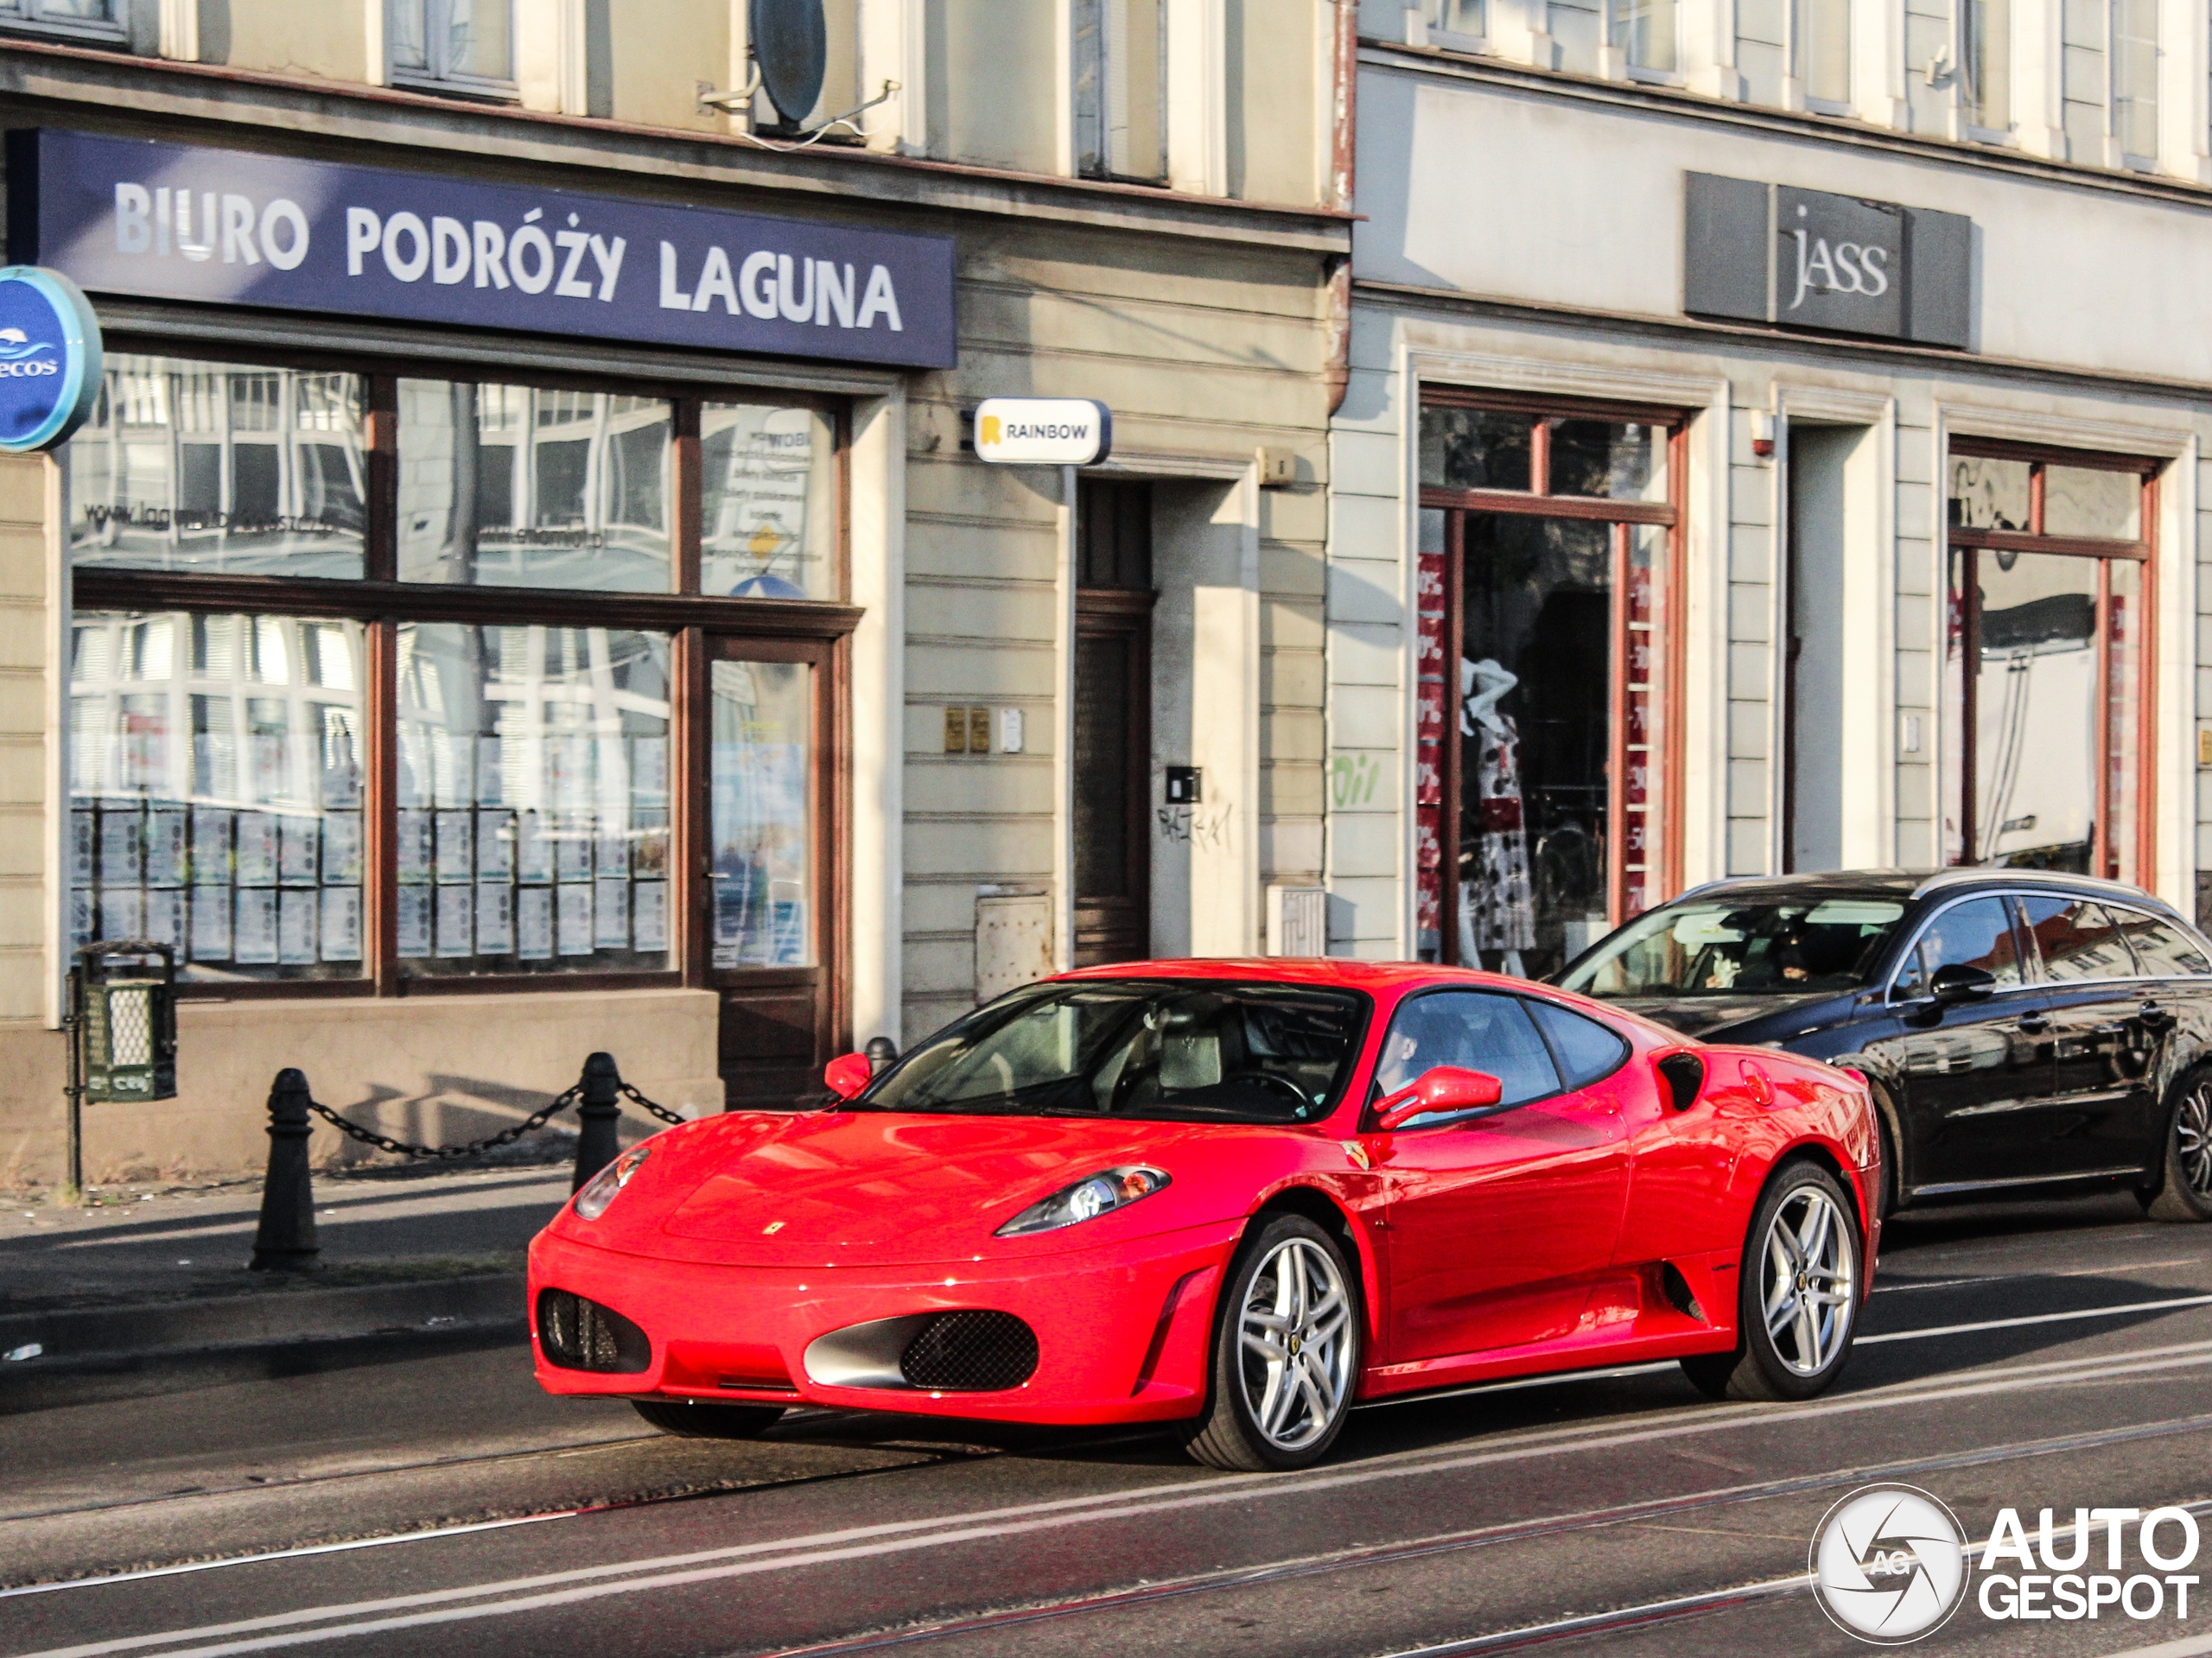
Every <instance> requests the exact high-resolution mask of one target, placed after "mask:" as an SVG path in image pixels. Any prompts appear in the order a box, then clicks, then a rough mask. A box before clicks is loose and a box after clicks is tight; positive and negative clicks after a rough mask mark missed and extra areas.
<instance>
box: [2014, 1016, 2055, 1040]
mask: <svg viewBox="0 0 2212 1658" xmlns="http://www.w3.org/2000/svg"><path fill="white" fill-rule="evenodd" d="M2019 1028H2020V1029H2021V1030H2022V1031H2023V1032H2025V1033H2026V1034H2028V1035H2029V1036H2041V1035H2042V1034H2044V1032H2046V1031H2048V1030H2050V1020H2048V1019H2046V1018H2044V1015H2042V1014H2041V1013H2023V1014H2021V1015H2020V1026H2019Z"/></svg>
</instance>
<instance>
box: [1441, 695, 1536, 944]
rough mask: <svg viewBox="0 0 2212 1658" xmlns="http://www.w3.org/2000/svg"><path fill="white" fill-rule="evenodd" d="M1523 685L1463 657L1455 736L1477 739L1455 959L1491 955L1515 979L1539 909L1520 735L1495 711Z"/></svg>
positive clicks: (1462, 839) (1463, 835)
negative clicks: (1531, 865) (1526, 825)
mask: <svg viewBox="0 0 2212 1658" xmlns="http://www.w3.org/2000/svg"><path fill="white" fill-rule="evenodd" d="M1519 683H1521V682H1520V680H1519V679H1518V678H1517V677H1516V676H1514V675H1513V674H1510V673H1509V672H1507V671H1506V670H1505V669H1504V668H1503V666H1502V665H1500V664H1499V663H1498V662H1497V660H1496V659H1495V658H1494V657H1484V658H1483V659H1482V660H1481V661H1480V662H1469V661H1467V660H1466V659H1465V657H1462V658H1461V659H1460V662H1459V734H1460V735H1461V736H1462V737H1472V738H1475V739H1476V740H1477V741H1476V743H1475V802H1474V810H1473V811H1472V812H1471V813H1469V812H1467V811H1466V810H1465V808H1464V807H1463V808H1462V816H1461V829H1460V836H1459V845H1460V848H1461V849H1460V854H1459V960H1460V962H1462V964H1464V965H1465V966H1468V967H1475V966H1479V965H1481V964H1482V963H1483V959H1484V958H1483V955H1482V952H1484V951H1485V950H1489V951H1493V952H1496V953H1497V954H1499V955H1501V956H1503V961H1502V962H1500V963H1499V968H1500V970H1502V971H1503V972H1506V973H1510V974H1512V975H1514V976H1515V977H1516V978H1522V977H1526V976H1527V975H1526V973H1525V971H1524V970H1523V969H1522V964H1521V952H1522V950H1534V949H1535V947H1536V905H1535V895H1534V893H1533V891H1532V889H1531V887H1530V886H1529V837H1528V834H1527V831H1526V830H1525V829H1523V827H1522V812H1521V734H1520V732H1519V730H1518V729H1517V728H1516V727H1515V725H1514V723H1513V716H1512V715H1510V714H1501V713H1500V712H1498V707H1497V705H1498V703H1499V702H1501V701H1503V698H1504V696H1505V695H1506V693H1507V692H1509V691H1510V690H1511V689H1513V688H1514V687H1515V686H1516V685H1517V684H1519ZM1470 820H1471V821H1470ZM1470 829H1471V830H1472V831H1473V833H1472V834H1469V833H1468V831H1469V830H1470Z"/></svg>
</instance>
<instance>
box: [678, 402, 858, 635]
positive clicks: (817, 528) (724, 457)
mask: <svg viewBox="0 0 2212 1658" xmlns="http://www.w3.org/2000/svg"><path fill="white" fill-rule="evenodd" d="M836 461H837V457H836V429H835V426H834V425H833V423H832V422H831V421H830V419H829V416H828V415H826V414H824V413H823V411H822V410H818V409H808V408H804V407H798V408H790V407H786V408H778V407H776V406H775V405H773V404H770V403H708V404H706V405H705V406H704V407H703V408H702V410H700V416H699V464H700V473H701V487H702V494H703V500H702V513H701V519H700V525H699V590H700V591H701V592H702V593H708V594H731V595H733V596H735V597H738V598H759V599H835V598H836V597H837V596H838V591H839V588H840V585H841V584H840V582H839V581H838V571H837V557H836V552H837V543H838V537H837V533H836V530H837V521H836V507H837V466H836Z"/></svg>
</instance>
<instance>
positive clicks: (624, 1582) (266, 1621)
mask: <svg viewBox="0 0 2212 1658" xmlns="http://www.w3.org/2000/svg"><path fill="white" fill-rule="evenodd" d="M2196 1347H2197V1350H2196V1351H2194V1352H2190V1353H2177V1354H2176V1355H2174V1356H2171V1357H2162V1358H2159V1359H2158V1360H2156V1361H2155V1362H2152V1363H2143V1362H2139V1361H2136V1362H2130V1361H2129V1360H2126V1359H2115V1360H2113V1361H2110V1362H2106V1363H2097V1362H2095V1361H2085V1362H2083V1363H2080V1364H2077V1365H2075V1367H2073V1368H2072V1369H2066V1370H2063V1371H2059V1372H2057V1373H2055V1374H2046V1375H2035V1376H2024V1377H2013V1376H2011V1375H2003V1374H1999V1375H1996V1376H1993V1377H1989V1378H1985V1379H1983V1380H1980V1381H1977V1382H1969V1383H1966V1384H1963V1385H1959V1386H1952V1387H1929V1388H1911V1389H1908V1390H1899V1391H1891V1392H1884V1393H1877V1394H1848V1395H1845V1396H1844V1397H1841V1398H1836V1399H1830V1400H1825V1401H1819V1402H1817V1403H1810V1404H1805V1405H1798V1406H1782V1407H1772V1408H1768V1409H1752V1410H1745V1409H1742V1408H1741V1407H1738V1408H1736V1409H1732V1410H1730V1409H1725V1408H1724V1409H1723V1410H1721V1411H1719V1413H1706V1414H1702V1415H1700V1418H1699V1419H1698V1420H1694V1421H1684V1420H1681V1419H1679V1418H1676V1419H1672V1420H1668V1421H1666V1422H1663V1423H1658V1424H1654V1425H1652V1426H1646V1427H1642V1428H1637V1429H1631V1430H1629V1431H1626V1432H1613V1433H1599V1434H1595V1435H1591V1436H1590V1437H1587V1438H1585V1439H1579V1440H1574V1441H1572V1442H1570V1443H1567V1444H1564V1445H1560V1444H1556V1443H1533V1442H1531V1441H1533V1440H1534V1439H1535V1436H1530V1439H1529V1440H1524V1441H1522V1443H1519V1444H1516V1445H1511V1446H1509V1447H1500V1448H1489V1449H1484V1450H1482V1451H1478V1452H1469V1453H1466V1454H1462V1455H1457V1456H1445V1457H1442V1458H1433V1459H1425V1460H1421V1461H1419V1462H1412V1463H1407V1464H1391V1465H1385V1466H1377V1465H1376V1464H1366V1465H1363V1466H1359V1467H1353V1468H1349V1469H1344V1470H1340V1471H1332V1472H1329V1473H1325V1474H1305V1475H1295V1474H1293V1475H1285V1474H1255V1475H1232V1476H1230V1477H1227V1478H1224V1479H1219V1480H1206V1481H1204V1482H1203V1483H1201V1484H1200V1486H1199V1488H1198V1490H1187V1489H1185V1490H1177V1491H1175V1492H1173V1493H1172V1494H1169V1495H1166V1496H1160V1495H1158V1494H1157V1493H1156V1492H1153V1491H1141V1492H1128V1493H1122V1494H1120V1496H1118V1497H1117V1498H1115V1499H1106V1500H1102V1499H1101V1498H1099V1497H1096V1496H1088V1497H1067V1498H1061V1499H1059V1500H1058V1501H1055V1502H1042V1503H1031V1504H1022V1505H1019V1506H1016V1507H1013V1508H1007V1509H988V1510H982V1511H980V1512H977V1513H974V1514H969V1515H953V1516H938V1517H934V1518H931V1519H926V1520H915V1521H893V1522H888V1523H886V1524H881V1525H877V1526H863V1527H854V1528H849V1529H847V1530H844V1531H840V1532H829V1533H823V1534H817V1535H815V1536H812V1537H799V1538H787V1539H783V1540H778V1541H772V1542H761V1543H747V1544H740V1545H736V1546H734V1547H727V1548H719V1549H708V1550H702V1551H699V1552H697V1553H690V1554H682V1555H669V1556H664V1557H661V1558H659V1559H657V1560H632V1561H627V1562H624V1563H620V1564H616V1565H607V1566H588V1567H582V1568H578V1569H575V1570H571V1571H568V1572H549V1573H543V1574H541V1575H538V1576H535V1577H529V1578H518V1579H507V1580H505V1581H504V1582H496V1583H487V1584H477V1585H467V1586H464V1587H461V1588H455V1589H448V1590H439V1591H429V1592H425V1593H422V1594H416V1595H406V1596H394V1597H390V1598H384V1599H379V1600H374V1601H361V1602H354V1603H352V1604H340V1605H330V1606H321V1607H311V1608H307V1609H304V1610H299V1611H294V1612H283V1613H275V1614H271V1615H269V1616H266V1617H257V1618H249V1619H243V1620H240V1621H238V1622H235V1623H221V1624H212V1625H203V1626H200V1627H199V1628H195V1629H175V1630H169V1631H167V1632H165V1633H162V1634H158V1635H149V1636H129V1637H124V1638H120V1639H117V1640H111V1641H101V1642H89V1643H86V1644H84V1645H79V1646H72V1647H63V1648H53V1649H50V1650H48V1651H46V1652H41V1653H38V1654H35V1655H27V1658H97V1655H102V1654H106V1653H114V1652H126V1651H137V1650H142V1649H143V1648H149V1647H157V1646H169V1645H172V1644H174V1643H175V1642H187V1641H197V1640H206V1639H208V1638H210V1637H218V1638H219V1637H223V1636H248V1637H249V1638H246V1639H244V1640H232V1641H220V1640H219V1643H218V1644H215V1645H212V1646H198V1647H190V1648H182V1649H180V1650H177V1651H174V1652H172V1653H170V1654H169V1655H168V1658H229V1655H232V1654H238V1653H246V1652H259V1651H265V1650H268V1649H270V1648H275V1647H282V1646H286V1645H302V1644H305V1643H307V1642H315V1641H328V1640H336V1639H340V1638H342V1637H346V1636H356V1635H372V1634H385V1633H389V1632H391V1631H394V1630H397V1629H418V1628H423V1627H425V1626H428V1625H433V1624H441V1623H460V1622H463V1621H468V1620H474V1619H476V1618H483V1617H507V1616H511V1615H512V1614H515V1613H518V1612H526V1611H534V1610H542V1609H544V1608H548V1607H553V1606H565V1605H573V1604H579V1603H581V1602H584V1601H589V1600H596V1599H600V1598H604V1597H606V1596H609V1595H620V1594H631V1593H635V1592H638V1591H644V1590H650V1589H677V1588H683V1587H686V1586H688V1585H694V1584H699V1583H707V1582H715V1581H720V1580H724V1579H732V1578H741V1577H750V1576H753V1575H757V1574H759V1573H762V1572H781V1571H787V1570H791V1569H793V1568H797V1567H803V1566H825V1565H832V1564H835V1563H837V1562H839V1561H843V1560H866V1559H874V1558H878V1557H880V1556H884V1555H889V1554H898V1553H908V1552H911V1551H914V1550H919V1549H929V1548H939V1547H946V1546H948V1545H951V1544H955V1543H965V1542H975V1541H980V1540H986V1539H991V1538H1000V1537H1013V1536H1021V1535H1026V1534H1031V1533H1035V1532H1042V1531H1049V1530H1055V1529H1060V1528H1066V1527H1070V1526H1078V1525H1090V1524H1096V1523H1098V1522H1100V1521H1116V1520H1124V1519H1129V1518H1134V1517H1137V1516H1141V1515H1153V1514H1164V1513H1170V1512H1175V1511H1179V1510H1190V1509H1205V1508H1213V1507H1218V1506H1222V1505H1225V1504H1228V1503H1230V1502H1241V1501H1243V1500H1244V1499H1245V1498H1246V1497H1248V1496H1252V1495H1254V1494H1255V1493H1254V1490H1253V1487H1254V1486H1255V1485H1259V1484H1264V1486H1265V1488H1266V1494H1267V1495H1268V1496H1269V1497H1270V1498H1275V1497H1281V1496H1287V1495H1291V1494H1294V1493H1302V1492H1307V1491H1319V1490H1338V1489H1343V1488H1346V1487H1351V1486H1357V1485H1366V1484H1372V1483H1376V1482H1378V1481H1382V1480H1387V1479H1404V1478H1414V1477H1424V1476H1427V1475H1432V1474H1439V1473H1448V1472H1453V1471H1459V1470H1462V1469H1467V1468H1476V1467H1484V1466H1491V1465H1495V1464H1500V1463H1508V1462H1515V1461H1519V1460H1522V1459H1524V1458H1527V1457H1529V1456H1530V1455H1532V1454H1534V1453H1535V1452H1544V1451H1560V1452H1567V1451H1573V1452H1588V1451H1604V1450H1611V1449H1615V1448H1617V1447H1619V1446H1622V1445H1637V1444H1643V1443H1648V1442H1649V1441H1653V1440H1658V1439H1681V1438H1683V1437H1686V1436H1687V1435H1688V1434H1692V1433H1704V1432H1720V1431H1725V1430H1727V1429H1731V1428H1752V1427H1761V1426H1770V1425H1775V1424H1781V1423H1788V1422H1796V1421H1802V1420H1809V1419H1812V1418H1817V1417H1826V1416H1840V1415H1846V1414H1852V1413H1858V1412H1861V1411H1867V1410H1880V1409H1886V1408H1892V1407H1897V1406H1900V1405H1915V1404H1922V1403H1929V1402H1938V1403H1940V1402H1943V1401H1950V1400H1956V1399H1969V1398H1983V1397H1988V1396H1991V1395H1993V1394H2006V1393H2018V1392H2026V1391H2032V1390H2040V1389H2044V1388H2060V1387H2065V1386H2067V1385H2069V1384H2070V1383H2073V1382H2082V1381H2099V1380H2104V1379H2107V1378H2108V1377H2111V1376H2114V1375H2141V1374H2145V1373H2147V1372H2150V1371H2153V1370H2164V1369H2177V1368H2183V1367H2190V1366H2196V1365H2203V1364H2212V1351H2207V1350H2205V1349H2206V1348H2208V1347H2212V1344H2196ZM2037 1368H2039V1369H2046V1368H2048V1367H2037ZM1547 1437H1548V1436H1547ZM1102 1501H1111V1502H1114V1503H1115V1506H1112V1507H1105V1506H1102ZM994 1522H995V1523H994ZM931 1526H936V1527H940V1528H944V1529H940V1530H938V1531H934V1532H928V1533H926V1534H922V1535H913V1533H914V1532H916V1531H918V1530H919V1529H920V1528H926V1527H931ZM902 1533H903V1534H906V1535H900V1534H902ZM824 1545H842V1546H839V1547H824ZM763 1556H766V1557H767V1558H761V1557H763ZM667 1567H678V1568H684V1569H678V1570H673V1571H671V1570H665V1569H664V1568H667ZM638 1573H652V1574H654V1575H651V1576H637V1575H633V1574H638ZM610 1578H614V1579H621V1580H620V1581H613V1582H610V1581H607V1579H610ZM556 1585H568V1586H566V1587H556ZM530 1591H541V1592H534V1593H533V1592H530ZM494 1596H507V1597H511V1598H505V1599H498V1600H493V1601H492V1602H491V1604H479V1605H473V1606H462V1605H456V1604H453V1603H455V1602H458V1601H471V1600H473V1601H483V1600H485V1599H486V1598H489V1597H494ZM409 1607H435V1608H436V1609H437V1610H423V1611H417V1612H411V1613H408V1614H407V1615H405V1616H401V1617H379V1616H376V1615H377V1614H380V1613H387V1612H396V1611H399V1610H402V1609H404V1608H409ZM345 1618H353V1619H359V1620H364V1621H357V1622H352V1623H335V1624H334V1625H333V1626H332V1627H329V1628H326V1629H304V1628H302V1627H301V1626H302V1625H304V1624H308V1623H327V1622H329V1621H330V1620H334V1619H345ZM256 1630H282V1631H283V1633H272V1634H266V1635H253V1634H251V1632H252V1631H256Z"/></svg>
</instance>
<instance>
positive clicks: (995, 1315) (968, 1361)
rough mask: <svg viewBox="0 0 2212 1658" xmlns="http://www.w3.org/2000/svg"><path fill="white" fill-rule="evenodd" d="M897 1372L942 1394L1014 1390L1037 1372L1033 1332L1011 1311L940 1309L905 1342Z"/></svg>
mask: <svg viewBox="0 0 2212 1658" xmlns="http://www.w3.org/2000/svg"><path fill="white" fill-rule="evenodd" d="M1036 1374H1037V1332H1036V1331H1033V1330H1032V1329H1031V1328H1030V1327H1029V1326H1028V1325H1027V1324H1024V1323H1022V1321H1021V1320H1020V1319H1019V1318H1015V1317H1014V1314H1012V1313H1011V1312H940V1313H938V1315H937V1316H936V1317H935V1318H931V1320H930V1321H929V1322H928V1323H927V1324H924V1325H923V1326H922V1327H921V1329H920V1330H919V1331H917V1332H916V1333H915V1336H914V1339H913V1340H912V1341H910V1342H908V1343H907V1344H906V1351H905V1352H904V1353H901V1354H900V1355H899V1375H903V1376H905V1377H906V1380H907V1382H909V1383H911V1384H912V1386H914V1387H917V1388H931V1389H932V1390H934V1391H937V1392H943V1393H997V1392H999V1391H1001V1389H1003V1388H1019V1387H1020V1385H1021V1384H1022V1383H1023V1382H1027V1381H1028V1380H1029V1378H1030V1377H1031V1376H1033V1375H1036Z"/></svg>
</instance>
